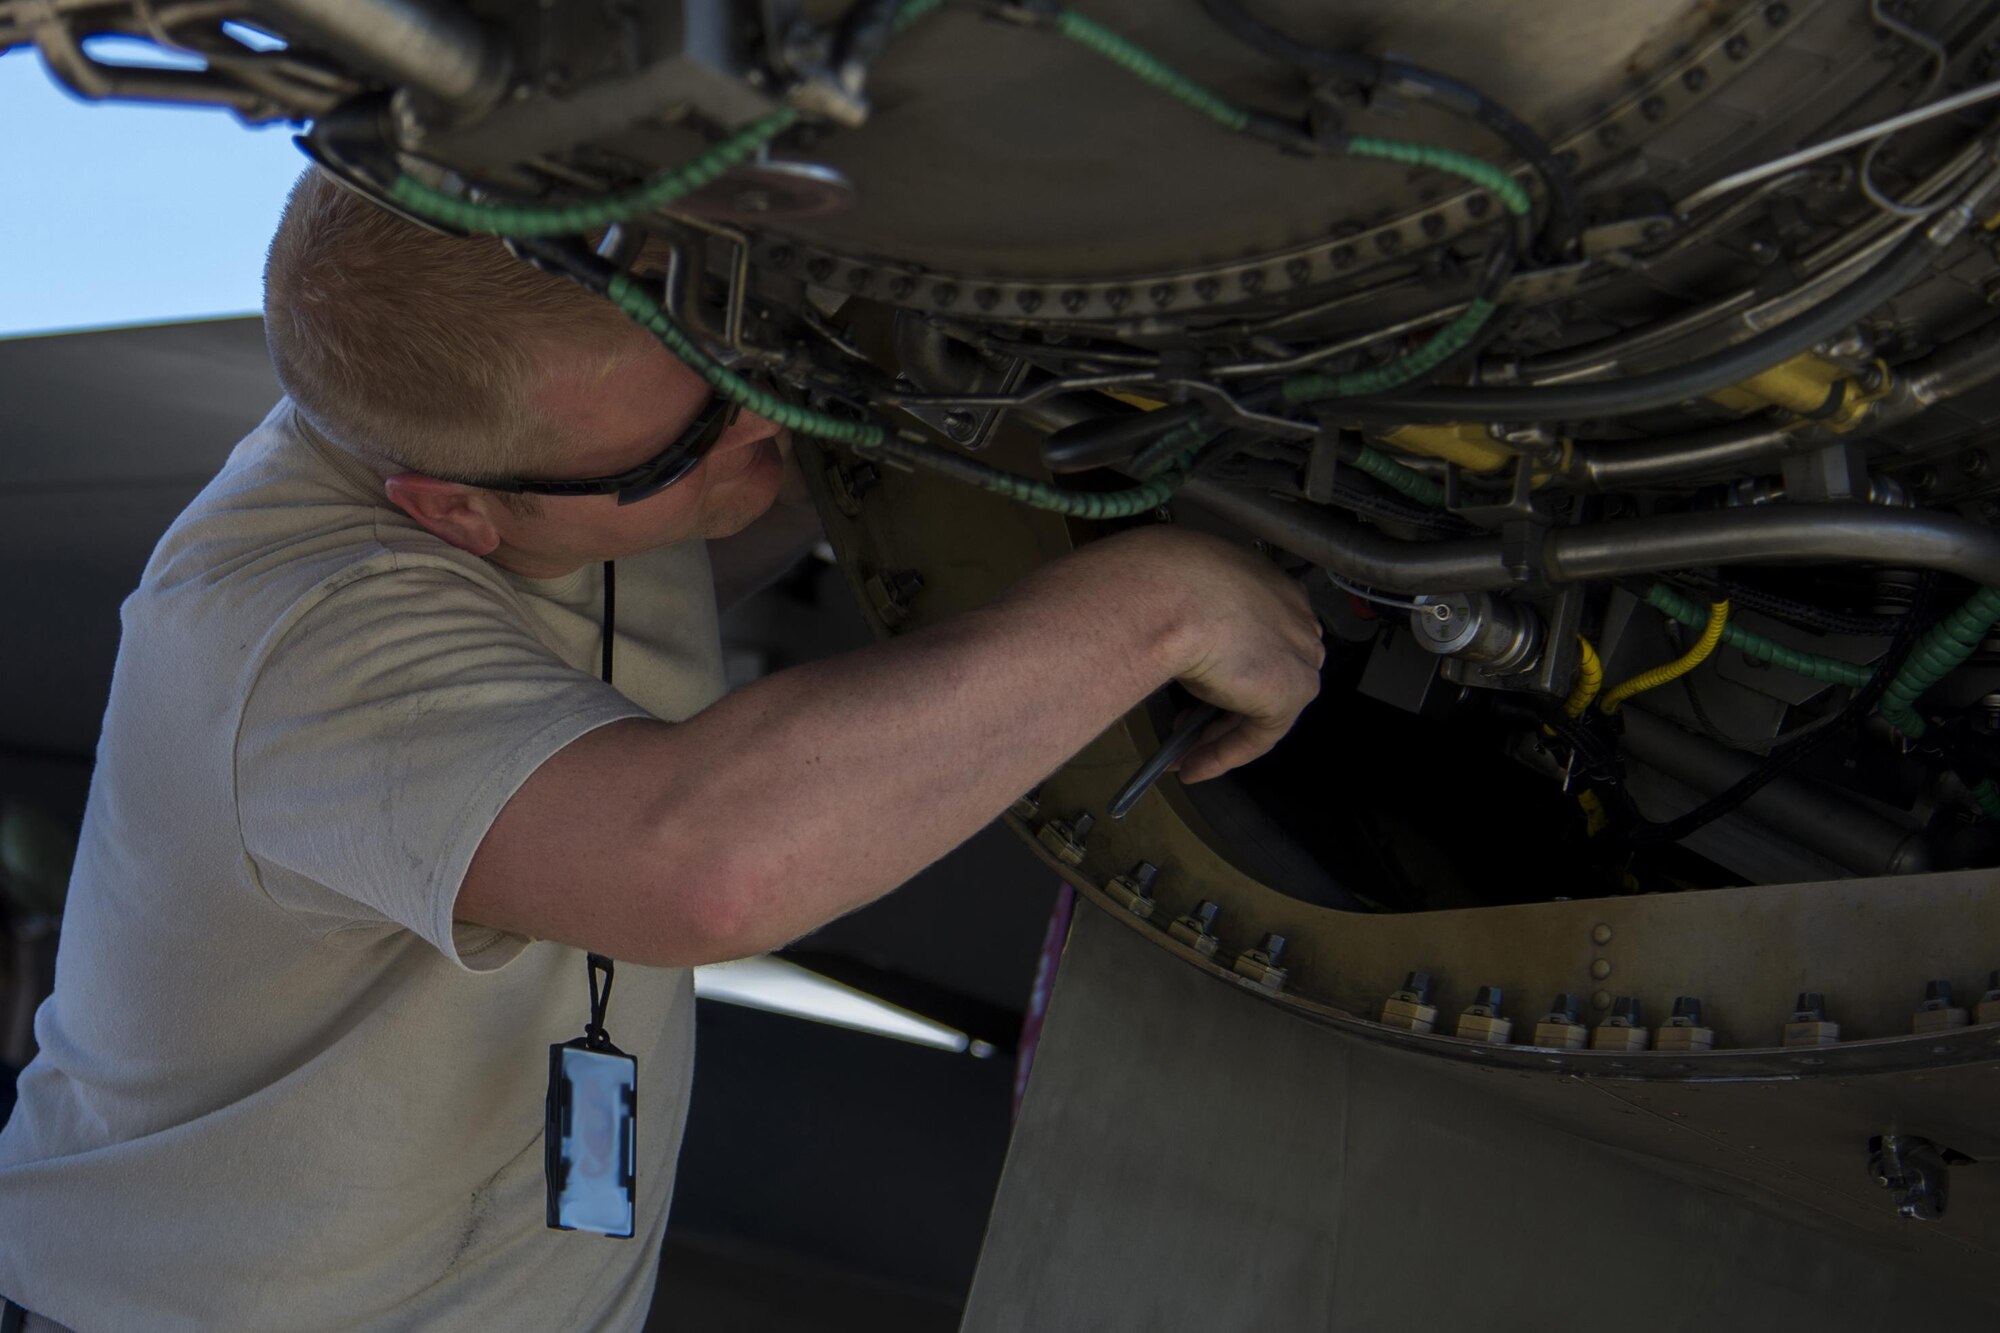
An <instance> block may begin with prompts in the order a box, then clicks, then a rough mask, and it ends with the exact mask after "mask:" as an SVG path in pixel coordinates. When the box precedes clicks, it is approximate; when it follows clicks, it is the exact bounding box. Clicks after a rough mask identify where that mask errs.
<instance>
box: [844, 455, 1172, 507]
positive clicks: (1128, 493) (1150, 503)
mask: <svg viewBox="0 0 2000 1333" xmlns="http://www.w3.org/2000/svg"><path fill="white" fill-rule="evenodd" d="M863 452H866V453H876V452H879V453H884V454H887V455H889V456H890V457H892V458H900V459H903V460H904V461H906V462H910V463H915V464H916V465H918V466H919V467H923V468H928V469H929V470H931V471H933V472H937V473H941V474H943V475H944V476H947V477H950V478H952V479H953V480H955V481H963V482H966V483H969V484H970V485H973V486H977V487H979V488H980V489H982V490H986V491H991V492H992V493H993V494H995V495H998V496H1002V497H1004V498H1006V499H1009V500H1015V501H1018V502H1020V503H1021V504H1024V505H1027V506H1028V507H1029V508H1031V509H1042V510H1046V511H1048V512H1049V513H1053V514H1066V515H1068V516H1069V517H1071V518H1087V519H1108V518H1130V517H1132V516H1133V515H1134V514H1143V513H1145V512H1146V511H1147V510H1149V509H1157V508H1159V507H1160V506H1161V505H1163V504H1165V503H1166V502H1167V500H1168V499H1169V498H1170V497H1171V496H1172V495H1173V493H1174V492H1175V491H1177V490H1179V489H1180V485H1181V482H1182V481H1184V480H1186V478H1187V471H1186V469H1187V467H1188V466H1189V465H1190V464H1191V463H1192V462H1193V461H1194V455H1195V452H1196V451H1194V450H1189V451H1187V452H1186V453H1185V454H1183V455H1182V456H1181V458H1180V459H1179V460H1178V461H1177V462H1176V463H1175V465H1174V466H1173V468H1172V469H1170V470H1169V471H1167V472H1164V473H1161V474H1160V475H1159V476H1157V477H1150V478H1148V479H1147V480H1145V481H1143V482H1141V483H1139V484H1138V485H1137V486H1132V487H1128V488H1126V489H1125V490H1121V491H1066V490H1063V489H1062V488H1061V487H1059V486H1051V485H1049V484H1048V483H1047V482H1043V481H1036V480H1034V479H1033V478H1031V477H1020V476H1016V475H1015V474H1013V473H1011V472H1002V471H1001V470H1000V469H999V468H996V467H988V466H987V465H986V464H984V463H980V462H976V461H975V460H973V459H970V458H967V457H965V456H964V455H963V454H958V453H954V452H952V451H951V450H949V449H943V448H940V447H938V446H937V445H934V444H929V443H926V442H925V441H922V440H912V439H909V438H907V437H905V436H901V435H888V436H885V437H884V438H883V439H882V440H881V441H880V442H879V443H877V444H870V445H867V446H864V447H863Z"/></svg>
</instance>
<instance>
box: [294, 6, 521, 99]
mask: <svg viewBox="0 0 2000 1333" xmlns="http://www.w3.org/2000/svg"><path fill="white" fill-rule="evenodd" d="M257 7H258V9H260V10H261V11H262V12H264V13H267V14H269V15H271V16H272V18H273V20H274V21H275V22H276V24H277V27H278V30H279V31H280V32H281V33H283V34H285V35H287V36H289V35H291V34H292V33H302V34H304V35H305V36H307V37H308V38H309V39H310V40H311V41H313V42H314V43H317V44H319V45H322V46H324V47H326V48H327V49H328V50H329V51H331V52H333V53H334V54H336V55H339V56H342V57H344V58H346V59H348V60H351V61H353V62H354V63H355V64H356V65H357V66H359V67H360V68H362V69H364V70H366V71H367V72H369V73H370V74H375V75H379V76H381V77H382V78H384V79H387V80H388V81H390V82H391V83H394V84H395V85H396V86H397V87H399V88H408V89H409V90H411V91H412V92H414V93H416V94H418V95H419V96H420V97H421V98H423V99H424V100H426V101H429V102H434V103H436V104H438V105H439V106H441V107H443V108H445V109H447V110H449V111H451V112H454V113H456V114H457V115H459V116H467V115H471V114H474V113H477V112H479V111H481V110H484V109H485V108H486V107H488V106H490V105H492V104H493V102H495V101H497V100H498V99H499V97H500V94H501V92H502V91H504V90H505V88H506V83H507V68H508V63H509V61H508V54H507V48H506V46H505V45H504V44H503V43H502V41H501V38H500V35H499V34H498V33H497V32H495V31H493V30H492V29H490V28H488V27H487V26H486V25H485V24H483V23H481V22H479V21H478V20H477V19H475V18H473V17H472V15H470V14H468V13H466V12H465V10H464V9H462V8H460V7H459V6H457V5H455V4H450V3H446V2H445V0H260V2H259V4H258V6H257Z"/></svg>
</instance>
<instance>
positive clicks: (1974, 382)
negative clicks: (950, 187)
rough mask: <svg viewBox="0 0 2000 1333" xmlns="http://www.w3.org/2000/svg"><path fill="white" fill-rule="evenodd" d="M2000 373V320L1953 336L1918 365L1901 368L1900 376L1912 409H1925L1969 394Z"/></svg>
mask: <svg viewBox="0 0 2000 1333" xmlns="http://www.w3.org/2000/svg"><path fill="white" fill-rule="evenodd" d="M1996 376H2000V320H1996V321H1995V322H1993V323H1991V324H1988V325H1986V327H1984V328H1982V329H1980V330H1978V331H1977V332H1975V333H1968V334H1965V335H1963V336H1961V337H1958V338H1954V339H1953V340H1952V341H1951V342H1949V343H1947V344H1945V345H1944V346H1943V347H1941V348H1939V349H1938V350H1937V351H1935V352H1933V353H1931V355H1929V356H1928V357H1925V358H1924V359H1923V360H1922V361H1919V362H1917V363H1916V364H1915V365H1912V366H1908V367H1906V368H1905V369H1904V370H1902V371H1901V372H1900V373H1899V375H1898V378H1899V380H1900V381H1901V383H1902V385H1903V386H1905V388H1906V390H1907V394H1908V397H1909V399H1910V402H1911V408H1912V410H1913V411H1922V410H1923V409H1924V408H1926V407H1930V406H1932V405H1934V404H1936V403H1941V402H1943V401H1944V400H1945V399H1947V398H1956V397H1958V396H1959V395H1960V394H1963V393H1970V392H1971V391H1972V390H1974V389H1977V388H1979V387H1980V386H1981V385H1983V384H1988V383H1990V382H1992V380H1993V379H1994V378H1995V377H1996Z"/></svg>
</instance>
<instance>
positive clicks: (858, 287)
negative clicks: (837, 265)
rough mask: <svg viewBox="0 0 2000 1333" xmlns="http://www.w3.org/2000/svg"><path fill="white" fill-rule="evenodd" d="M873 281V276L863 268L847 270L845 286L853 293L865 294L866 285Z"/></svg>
mask: <svg viewBox="0 0 2000 1333" xmlns="http://www.w3.org/2000/svg"><path fill="white" fill-rule="evenodd" d="M873 281H875V275H874V274H873V273H871V272H869V271H868V270H867V269H865V268H857V269H850V270H848V274H847V285H848V287H849V288H850V289H851V290H853V291H857V292H865V291H867V290H868V284H869V283H871V282H873Z"/></svg>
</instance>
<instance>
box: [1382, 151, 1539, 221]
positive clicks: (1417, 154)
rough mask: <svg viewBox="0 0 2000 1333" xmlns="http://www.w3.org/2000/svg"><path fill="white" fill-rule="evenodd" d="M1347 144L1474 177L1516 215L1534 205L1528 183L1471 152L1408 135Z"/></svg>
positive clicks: (1388, 157) (1409, 163) (1387, 159)
mask: <svg viewBox="0 0 2000 1333" xmlns="http://www.w3.org/2000/svg"><path fill="white" fill-rule="evenodd" d="M1346 148H1347V155H1348V156H1349V157H1376V158H1381V159H1382V160H1383V161H1385V162H1401V163H1403V164H1404V165H1405V166H1411V167H1429V168H1430V169H1431V170H1432V171H1443V172H1447V173H1449V174H1451V175H1453V176H1457V177H1460V178H1462V179H1464V180H1468V181H1471V182H1472V183H1473V184H1474V185H1478V186H1481V187H1483V188H1484V189H1486V190H1488V191H1489V192H1491V193H1492V195H1493V197H1494V198H1496V199H1498V200H1499V201H1500V204H1501V206H1502V207H1503V208H1505V209H1506V210H1507V211H1508V212H1509V213H1512V214H1513V215H1514V216H1515V217H1526V216H1527V215H1528V214H1529V212H1530V211H1532V209H1533V207H1534V204H1533V202H1532V201H1531V200H1530V199H1529V198H1528V190H1527V187H1526V186H1524V185H1522V184H1521V182H1519V181H1517V180H1515V179H1514V178H1513V177H1512V176H1511V175H1509V174H1508V173H1507V172H1506V170H1505V169H1503V168H1501V167H1496V166H1494V165H1493V164H1492V163H1491V162H1487V161H1483V160H1482V159H1480V158H1476V157H1473V156H1471V155H1470V154H1468V153H1458V152H1453V151H1452V150H1451V149H1449V148H1438V147H1435V146H1433V145H1431V144H1426V143H1411V142H1409V141H1408V140H1406V139H1376V138H1372V137H1370V136H1368V135H1365V134H1357V135H1356V136H1354V137H1353V138H1352V139H1349V140H1348V141H1347V144H1346Z"/></svg>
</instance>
